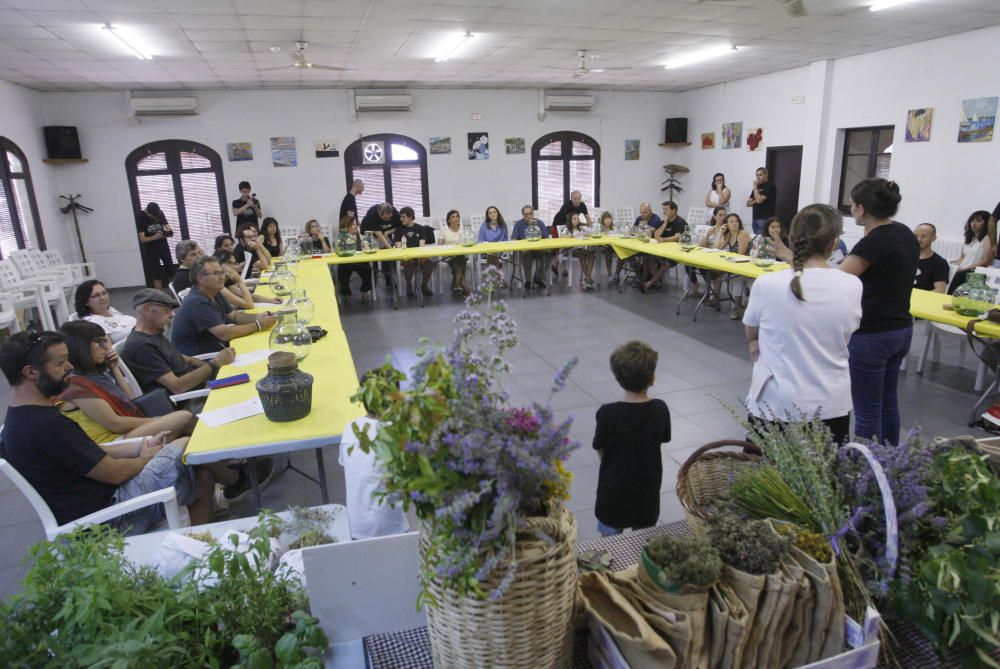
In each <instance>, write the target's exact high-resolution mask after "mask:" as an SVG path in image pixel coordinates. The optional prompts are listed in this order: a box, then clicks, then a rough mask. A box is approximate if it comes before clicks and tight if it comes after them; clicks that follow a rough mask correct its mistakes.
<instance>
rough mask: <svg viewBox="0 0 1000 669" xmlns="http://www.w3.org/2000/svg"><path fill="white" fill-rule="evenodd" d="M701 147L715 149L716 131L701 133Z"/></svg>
mask: <svg viewBox="0 0 1000 669" xmlns="http://www.w3.org/2000/svg"><path fill="white" fill-rule="evenodd" d="M701 148H702V149H714V148H715V133H714V132H703V133H701Z"/></svg>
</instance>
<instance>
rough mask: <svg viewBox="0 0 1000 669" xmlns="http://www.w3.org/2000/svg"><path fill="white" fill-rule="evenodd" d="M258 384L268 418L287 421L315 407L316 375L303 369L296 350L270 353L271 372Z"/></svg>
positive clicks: (280, 421) (278, 421) (268, 367)
mask: <svg viewBox="0 0 1000 669" xmlns="http://www.w3.org/2000/svg"><path fill="white" fill-rule="evenodd" d="M256 386H257V394H258V395H259V396H260V403H261V405H263V407H264V415H265V416H267V419H268V420H271V421H275V422H277V423H286V422H288V421H293V420H298V419H300V418H305V417H306V416H308V415H309V412H310V411H311V410H312V387H313V377H312V374H309V373H307V372H303V371H302V370H301V369H299V366H298V364H297V362H296V359H295V355H294V354H293V353H289V352H286V351H279V352H277V353H272V354H271V355H270V356H268V358H267V376H265V377H264V378H262V379H261V380H260V381H258V382H257V384H256Z"/></svg>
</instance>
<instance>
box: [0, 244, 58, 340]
mask: <svg viewBox="0 0 1000 669" xmlns="http://www.w3.org/2000/svg"><path fill="white" fill-rule="evenodd" d="M0 291H2V292H4V293H6V294H8V295H10V296H11V297H12V298H13V304H14V307H15V308H16V309H35V310H36V311H37V312H38V319H39V321H40V323H41V326H42V327H43V328H45V329H47V330H54V329H55V328H56V327H58V326H59V324H60V323H62V322H64V321H66V320H67V319H68V317H69V308H68V307H67V305H66V295H65V294H64V293H63V291H62V287H61V286H60V285H59V284H58V282H56V281H54V280H52V279H50V278H46V277H35V278H32V279H25V278H22V277H21V275H20V274H19V273H18V271H17V267H16V266H15V265H14V263H13V262H11V261H10V260H9V259H8V260H0ZM52 308H55V317H53V314H52Z"/></svg>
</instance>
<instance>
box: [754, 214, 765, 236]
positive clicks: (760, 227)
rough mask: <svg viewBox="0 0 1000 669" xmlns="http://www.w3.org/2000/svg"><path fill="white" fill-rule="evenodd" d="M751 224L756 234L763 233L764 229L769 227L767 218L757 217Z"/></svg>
mask: <svg viewBox="0 0 1000 669" xmlns="http://www.w3.org/2000/svg"><path fill="white" fill-rule="evenodd" d="M751 225H752V226H753V233H754V234H755V235H759V234H763V232H764V229H765V228H766V227H767V219H766V218H755V219H753V223H752V224H751Z"/></svg>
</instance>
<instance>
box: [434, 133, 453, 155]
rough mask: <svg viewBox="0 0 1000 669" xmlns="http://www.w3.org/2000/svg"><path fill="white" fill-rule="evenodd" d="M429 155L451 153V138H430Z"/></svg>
mask: <svg viewBox="0 0 1000 669" xmlns="http://www.w3.org/2000/svg"><path fill="white" fill-rule="evenodd" d="M430 144H431V155H441V154H448V153H451V137H431V142H430Z"/></svg>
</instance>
